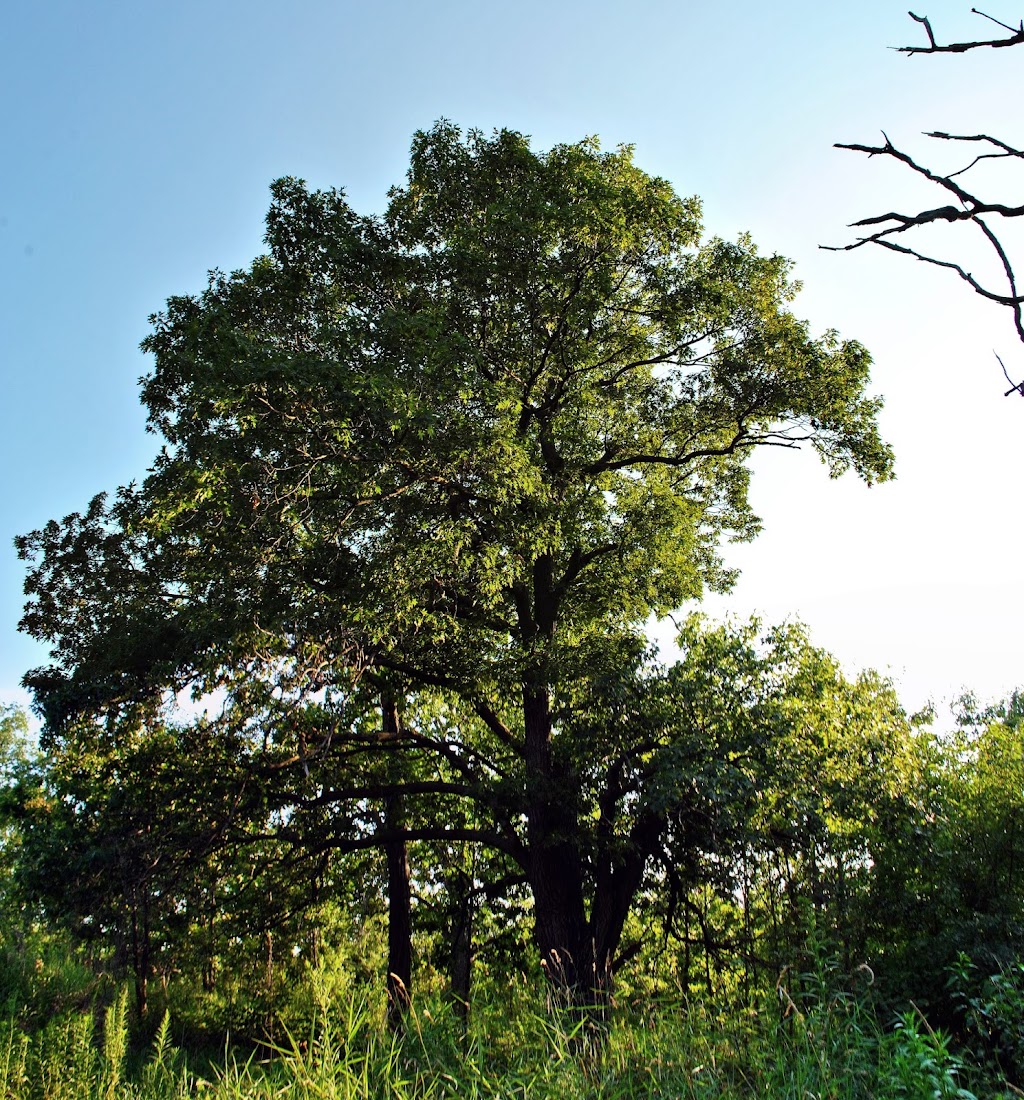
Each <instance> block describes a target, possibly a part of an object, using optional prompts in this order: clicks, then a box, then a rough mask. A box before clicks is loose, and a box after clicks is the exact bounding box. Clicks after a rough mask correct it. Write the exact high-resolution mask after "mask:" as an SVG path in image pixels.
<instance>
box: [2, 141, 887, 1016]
mask: <svg viewBox="0 0 1024 1100" xmlns="http://www.w3.org/2000/svg"><path fill="white" fill-rule="evenodd" d="M272 193H273V202H272V206H271V209H270V212H269V214H268V216H267V235H266V240H267V245H268V249H269V251H268V254H267V255H266V256H263V257H260V258H259V259H257V260H256V261H255V262H254V263H253V264H252V265H251V267H250V268H249V269H247V270H244V271H238V272H234V273H232V274H231V275H224V274H221V273H215V274H214V275H213V276H212V277H211V280H210V283H209V286H208V287H207V289H206V291H205V292H204V293H203V294H201V295H199V296H197V297H176V298H172V299H170V300H169V302H168V304H167V308H166V309H165V310H164V311H163V312H162V313H160V314H158V315H156V316H155V317H154V318H153V326H154V327H153V332H152V334H151V335H150V336H149V337H148V338H147V339H146V341H145V342H144V348H145V349H146V350H147V351H149V352H151V353H152V354H153V356H154V370H153V371H152V373H151V374H150V375H149V376H148V377H147V378H146V379H145V380H144V383H143V389H142V393H143V400H144V402H145V404H146V406H147V409H148V415H149V424H150V427H151V428H152V429H153V430H154V431H155V432H157V433H159V434H160V435H161V436H162V437H163V440H164V446H163V449H162V450H161V452H160V454H159V455H158V457H157V460H156V462H155V464H154V467H153V469H152V471H151V473H150V475H149V476H148V477H147V478H146V479H145V480H144V481H143V482H142V484H141V485H138V486H130V487H128V488H125V489H122V490H121V491H120V492H119V493H118V494H117V496H116V498H115V500H114V501H113V503H111V504H108V503H107V502H106V501H105V500H104V499H103V498H96V499H95V500H94V501H93V503H92V504H91V505H90V507H89V509H88V510H87V511H86V512H84V513H83V514H76V515H73V516H70V517H68V518H67V519H66V520H65V521H64V522H63V523H56V522H52V523H50V524H48V525H47V526H46V527H44V528H43V529H42V530H40V531H36V532H33V533H32V534H30V535H28V536H25V537H23V538H22V539H20V540H19V549H20V552H21V554H22V556H23V557H24V558H26V559H27V560H29V561H30V562H31V563H32V564H31V569H30V573H29V578H28V581H27V584H26V592H27V594H28V597H29V600H28V603H27V605H26V611H25V616H24V619H23V622H22V626H23V628H24V629H26V630H28V631H29V632H30V633H32V634H33V635H34V636H36V637H37V638H40V639H43V640H46V641H47V642H49V643H50V644H51V646H52V652H53V657H54V662H55V663H54V664H53V666H51V667H50V668H47V669H40V670H36V671H35V672H33V673H31V674H30V675H29V677H28V678H27V682H28V683H29V684H30V685H31V687H32V689H33V691H34V692H35V696H36V700H37V705H38V707H39V708H40V710H41V712H42V713H43V714H44V715H45V717H46V737H47V739H48V740H47V745H48V746H49V745H52V746H54V747H55V748H59V747H60V746H62V745H64V744H71V743H74V742H76V741H80V742H81V743H82V745H83V746H84V747H85V751H90V746H91V745H93V744H94V743H95V742H96V741H98V740H99V741H102V740H104V739H108V740H109V742H110V744H111V745H112V746H113V748H114V749H115V751H116V752H120V751H122V749H121V746H123V745H132V744H133V743H134V742H135V740H137V739H139V738H141V737H146V736H153V735H155V734H156V733H157V732H158V731H159V730H160V729H161V728H166V722H165V720H164V719H163V718H162V716H161V706H162V705H163V704H164V703H165V702H166V700H167V699H168V698H169V697H170V695H172V694H173V693H177V692H180V691H181V690H182V689H191V690H192V691H193V693H194V694H195V695H202V694H203V693H210V692H216V693H219V695H220V697H221V698H222V699H224V701H225V702H224V707H223V710H222V712H221V716H220V718H219V719H218V720H217V721H216V722H214V723H212V724H211V725H210V726H209V727H205V726H201V725H200V726H197V729H207V728H210V729H213V728H214V726H215V727H216V732H215V734H214V735H213V736H214V739H215V740H217V741H218V743H222V744H226V743H228V742H232V741H233V743H234V745H235V747H236V751H237V759H238V768H237V769H232V767H231V765H230V764H228V765H227V774H229V775H233V774H236V772H241V771H246V770H247V771H248V772H249V773H250V774H252V775H254V776H255V778H254V780H253V784H252V786H253V787H255V788H256V789H258V790H259V791H260V792H261V794H262V797H263V798H264V802H263V804H262V805H260V804H259V802H258V799H257V800H255V801H254V802H252V803H251V804H247V805H246V807H245V808H244V809H243V810H240V811H239V812H238V813H237V814H236V820H237V821H238V822H239V823H240V824H243V823H244V824H247V825H248V827H249V829H250V831H251V833H252V834H253V835H255V836H262V837H269V838H270V840H269V842H270V843H271V844H272V845H273V844H275V843H281V844H288V845H292V846H294V848H295V850H296V851H298V852H301V853H304V857H303V858H306V859H316V858H318V857H321V856H324V855H325V854H326V853H329V852H335V853H342V852H352V851H361V850H364V849H369V848H377V849H381V850H383V851H385V852H388V853H390V855H389V859H391V860H392V862H391V863H390V864H389V866H391V867H392V868H394V867H396V866H397V867H399V868H402V867H404V866H405V864H406V862H407V858H408V848H407V847H406V846H407V845H408V844H410V843H413V842H415V841H425V842H426V841H429V842H433V843H437V844H440V845H444V846H448V847H449V849H450V850H454V849H453V848H452V846H453V845H457V844H460V843H473V844H475V845H478V846H481V847H483V848H484V849H486V850H487V851H488V852H489V853H490V855H489V856H488V858H489V859H490V860H491V861H492V866H493V867H494V868H495V873H497V874H498V875H500V877H501V878H502V879H509V878H511V879H515V880H517V881H518V882H520V883H522V882H525V883H527V884H528V886H529V890H530V894H531V897H532V903H533V916H534V924H535V939H536V943H537V946H538V947H539V949H540V955H541V957H542V959H543V961H544V963H545V965H546V966H547V968H548V973H549V975H551V977H552V979H553V980H554V981H556V982H557V983H558V984H561V985H564V986H565V988H566V989H567V990H569V991H571V996H573V997H583V998H590V997H593V996H595V995H603V994H602V993H601V990H602V989H603V988H604V986H605V984H606V982H607V980H608V977H609V976H610V973H611V971H612V969H613V966H614V962H615V959H616V957H617V954H618V951H619V947H620V943H621V937H622V930H623V928H624V925H625V922H626V920H627V918H628V916H629V912H630V908H631V906H632V904H633V901H634V898H635V896H636V894H637V891H638V890H639V889H640V888H641V885H642V883H643V880H644V875H645V873H646V871H647V869H648V866H649V863H650V861H651V860H652V859H657V858H659V852H660V851H661V850H662V849H663V847H664V843H665V842H666V838H668V837H670V835H671V836H672V837H673V839H671V841H670V843H671V845H673V846H674V847H675V848H676V850H677V851H678V852H680V853H682V856H681V858H683V861H684V864H685V863H690V864H692V863H694V862H695V861H696V860H697V859H698V857H697V855H696V851H697V849H699V848H700V846H701V843H702V836H703V834H702V833H701V832H700V830H701V829H702V828H703V825H702V821H703V818H702V814H703V810H701V809H700V807H699V806H696V805H691V804H690V803H691V801H692V799H691V794H692V792H693V791H694V789H695V788H694V787H693V786H692V785H691V786H690V787H687V786H686V785H685V783H683V782H677V781H678V780H681V779H697V778H698V776H697V773H692V774H691V775H689V776H685V775H680V773H679V771H678V766H677V765H678V764H682V763H684V762H685V761H686V757H687V754H688V753H690V752H692V749H691V748H689V747H687V746H688V745H691V746H692V745H694V744H695V743H696V742H695V739H694V737H693V731H692V730H690V729H687V728H686V727H685V725H684V724H683V723H681V722H680V721H679V716H678V715H673V714H671V713H670V710H671V705H672V700H671V698H670V695H671V691H672V684H671V677H669V678H665V677H664V676H663V675H662V674H661V673H660V672H658V671H657V670H655V669H654V667H653V666H652V664H651V662H650V660H649V658H648V657H647V656H646V655H645V654H644V652H643V648H644V647H643V629H644V624H645V623H646V621H647V619H648V617H649V616H650V615H651V614H652V613H654V614H662V613H665V612H667V611H669V610H671V609H673V608H675V607H678V606H679V604H680V603H681V602H682V601H683V600H685V599H687V598H690V597H695V596H698V595H700V593H701V592H702V591H703V590H704V589H705V588H706V587H711V588H719V589H721V588H724V587H728V585H729V583H730V581H731V574H730V572H729V571H728V570H727V569H726V568H725V567H724V565H723V563H722V561H721V558H720V550H719V547H720V542H721V540H722V538H723V537H726V538H740V539H745V538H749V537H752V536H753V534H754V533H755V532H756V529H757V521H756V517H754V516H753V514H752V512H751V510H750V508H749V505H748V503H747V485H748V478H749V472H748V468H747V465H746V460H747V457H748V456H749V455H750V454H751V453H752V451H753V450H755V449H756V448H757V447H761V446H783V447H795V446H798V445H800V444H802V443H805V444H807V445H808V446H810V447H812V448H813V449H814V450H816V451H817V452H818V454H819V455H820V456H821V457H822V459H823V460H824V461H825V462H826V463H827V465H828V467H829V469H830V472H831V473H832V474H833V475H834V476H835V475H839V474H840V473H842V472H843V471H844V470H847V469H852V470H854V471H855V472H856V473H857V474H859V475H860V476H861V477H863V478H864V479H865V480H867V481H869V482H871V481H874V480H880V479H884V478H887V477H888V476H890V473H891V466H892V456H891V453H890V450H889V448H888V447H887V446H886V445H885V444H884V443H883V442H882V440H881V438H880V436H879V434H878V430H877V425H876V417H877V413H878V409H879V407H880V402H879V401H878V400H877V399H874V398H871V397H868V396H866V395H865V389H866V386H867V382H868V366H869V361H870V360H869V357H868V355H867V352H866V351H865V350H864V349H863V348H862V347H861V346H860V345H858V344H856V343H855V342H852V341H848V342H844V341H841V340H840V339H839V338H838V336H837V335H836V334H835V333H834V332H829V333H826V334H825V335H824V336H822V337H820V338H813V337H812V336H811V335H810V333H809V331H808V327H807V325H806V324H805V323H803V322H801V321H799V320H798V319H797V318H795V317H794V316H793V314H792V313H791V312H790V309H789V303H790V302H791V300H792V298H793V296H794V294H795V291H796V287H795V285H794V284H793V283H792V282H791V280H790V277H789V264H788V263H787V262H786V261H785V260H783V259H782V258H780V257H778V256H770V257H764V256H761V255H760V254H759V253H758V252H757V250H756V248H755V247H754V245H753V244H752V242H751V241H749V240H748V239H746V238H743V239H740V240H739V241H738V242H736V243H727V242H724V241H721V240H710V241H704V242H702V241H701V226H700V220H699V219H700V207H699V203H698V202H697V200H695V199H682V198H680V197H679V196H678V195H676V194H675V192H674V191H673V190H672V188H671V187H670V186H669V185H668V184H667V183H666V182H665V181H663V180H659V179H655V178H653V177H650V176H648V175H647V174H645V173H644V172H642V171H641V170H640V169H639V168H637V167H636V166H635V165H634V164H633V161H632V155H631V151H630V150H629V149H627V148H621V149H619V150H617V151H615V152H610V153H602V152H601V151H600V150H599V148H598V146H597V143H596V142H594V141H585V142H581V143H579V144H577V145H562V146H556V147H555V148H554V149H552V150H550V151H549V152H547V153H536V152H534V151H533V150H532V149H531V148H530V146H529V143H528V141H527V140H526V139H525V138H524V137H523V136H522V135H519V134H516V133H513V132H510V131H498V132H496V133H495V134H494V135H492V136H490V137H487V136H485V135H483V134H481V133H479V132H471V133H469V134H468V135H466V136H463V135H462V134H461V133H460V132H459V131H458V129H457V128H455V127H453V126H451V125H450V124H448V123H444V122H442V123H438V124H437V125H436V126H434V127H433V128H432V129H431V130H429V131H427V132H424V133H419V134H417V135H416V137H415V138H414V141H413V147H412V157H411V165H410V169H409V174H408V180H407V183H406V185H405V186H404V187H398V188H395V189H393V190H392V192H391V193H390V201H389V204H388V207H387V209H386V211H385V212H384V214H383V215H381V216H379V217H362V216H359V215H357V214H356V213H355V212H354V211H352V210H351V208H350V207H349V206H348V205H347V203H346V202H345V200H344V198H343V196H342V194H341V193H340V192H336V191H329V192H317V193H311V192H309V191H308V190H307V189H306V187H305V186H304V185H303V184H302V183H301V182H299V181H296V180H280V181H278V182H277V183H276V184H275V185H274V186H273V189H272ZM613 699H618V702H617V703H614V706H617V707H618V710H615V711H614V713H609V714H602V713H600V707H601V705H602V704H600V703H599V701H600V700H603V701H609V703H610V705H612V704H611V702H610V701H611V700H613ZM378 708H379V710H378ZM378 714H379V718H378V717H377V715H378ZM175 728H176V730H177V731H178V732H177V733H176V734H175V736H179V737H182V738H184V736H185V735H184V733H183V731H182V730H181V728H180V726H178V727H175ZM72 751H75V750H72ZM209 774H211V775H213V774H214V772H211V773H209ZM737 774H738V773H737ZM213 782H214V787H215V789H218V788H217V785H218V784H220V783H221V780H220V779H219V778H218V779H215V780H214V781H213ZM744 782H745V781H744ZM676 791H678V792H680V796H681V799H682V801H681V802H677V801H676V796H675V793H674V792H676ZM702 799H703V802H702V805H704V806H710V805H711V804H712V802H711V800H710V799H709V798H705V797H704V796H703V795H699V796H698V802H700V801H701V800H702ZM719 801H720V802H723V804H724V803H727V801H728V799H727V798H725V799H724V800H723V799H719ZM674 822H676V823H675V824H674ZM691 827H692V828H691ZM688 829H689V830H690V833H688V832H687V830H688ZM694 830H696V831H694ZM688 838H689V839H688ZM687 844H690V846H691V847H692V848H693V851H691V852H689V853H685V852H683V849H685V848H686V847H687ZM395 860H397V861H398V862H397V864H396V863H395V862H394V861H395ZM407 877H408V876H405V879H406V880H407ZM401 881H402V875H399V885H396V883H395V882H392V883H391V885H390V886H389V894H390V897H391V902H392V911H391V917H392V929H393V931H394V932H395V934H396V936H397V938H398V939H401V938H402V935H406V938H407V934H406V933H404V932H403V933H401V934H399V933H398V930H397V924H396V923H395V922H396V921H398V916H399V915H400V911H401V909H402V906H401V905H400V904H399V898H398V893H400V892H401V889H402V887H401V886H400V882H401ZM407 955H408V952H407V951H406V952H404V953H403V957H407ZM403 965H404V964H403Z"/></svg>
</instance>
